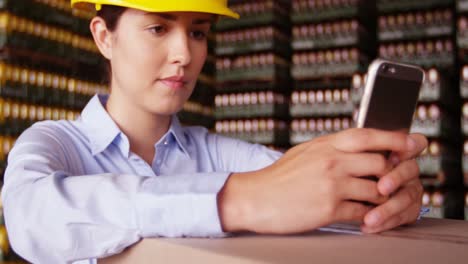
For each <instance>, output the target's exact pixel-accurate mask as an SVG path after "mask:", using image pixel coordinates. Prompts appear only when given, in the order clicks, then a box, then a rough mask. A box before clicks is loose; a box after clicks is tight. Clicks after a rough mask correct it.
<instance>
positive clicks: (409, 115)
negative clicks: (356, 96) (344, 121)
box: [356, 59, 424, 180]
mask: <svg viewBox="0 0 468 264" xmlns="http://www.w3.org/2000/svg"><path fill="white" fill-rule="evenodd" d="M423 81H424V71H423V70H422V69H421V68H419V67H417V66H412V65H408V64H403V63H396V62H391V61H386V60H380V59H377V60H375V61H373V62H372V64H371V65H370V66H369V71H368V75H367V81H366V85H365V88H364V94H363V97H362V99H361V106H360V108H359V113H358V117H357V125H356V126H357V127H358V128H375V129H381V130H390V131H401V132H403V133H408V132H409V130H410V128H411V122H412V120H413V116H414V112H415V109H416V105H417V102H418V98H419V91H420V89H421V86H422V83H423ZM382 154H383V155H384V156H385V157H386V158H388V157H389V155H390V153H389V152H383V153H382ZM367 178H369V179H372V180H376V179H377V178H376V177H375V176H370V177H367Z"/></svg>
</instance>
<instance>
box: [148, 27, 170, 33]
mask: <svg viewBox="0 0 468 264" xmlns="http://www.w3.org/2000/svg"><path fill="white" fill-rule="evenodd" d="M149 30H150V31H151V33H153V34H162V33H164V32H165V30H166V29H165V28H164V27H163V26H154V27H151V28H150V29H149Z"/></svg>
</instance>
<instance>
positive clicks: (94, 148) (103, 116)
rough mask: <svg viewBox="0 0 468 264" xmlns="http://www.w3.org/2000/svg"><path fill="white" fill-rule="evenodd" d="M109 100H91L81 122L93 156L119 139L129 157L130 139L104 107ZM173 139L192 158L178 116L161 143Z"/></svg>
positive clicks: (97, 98)
mask: <svg viewBox="0 0 468 264" xmlns="http://www.w3.org/2000/svg"><path fill="white" fill-rule="evenodd" d="M108 99H109V95H103V94H97V95H95V96H93V98H91V100H90V101H89V102H88V104H87V105H86V107H85V108H84V109H83V111H82V112H81V120H82V121H83V123H84V124H85V131H86V133H87V136H88V138H89V141H90V144H91V152H92V154H93V155H96V154H99V153H101V152H102V151H104V150H105V149H107V148H108V147H109V145H110V144H112V143H113V142H114V141H115V140H116V139H118V141H119V142H122V141H123V142H124V143H126V144H123V146H121V151H122V153H124V155H127V156H128V155H129V152H130V146H129V144H128V139H127V137H126V136H125V135H124V134H123V133H122V131H121V130H120V129H119V127H118V126H117V124H116V123H115V122H114V120H113V119H112V117H111V116H110V115H109V113H108V112H107V110H106V109H105V107H104V106H105V105H106V103H107V100H108ZM172 139H174V141H175V142H176V143H177V145H178V146H179V147H180V149H181V150H182V151H183V152H184V153H185V154H186V155H187V156H189V157H190V154H189V152H188V148H187V147H188V145H187V144H188V141H187V137H186V135H185V133H184V130H183V128H182V125H181V124H180V121H179V119H178V118H177V116H176V115H173V116H172V118H171V126H170V128H169V130H168V132H167V133H166V134H165V135H164V136H163V137H162V138H161V140H160V142H161V141H163V142H169V141H172ZM160 142H158V143H157V144H156V145H158V144H159V143H160ZM125 153H126V154H125Z"/></svg>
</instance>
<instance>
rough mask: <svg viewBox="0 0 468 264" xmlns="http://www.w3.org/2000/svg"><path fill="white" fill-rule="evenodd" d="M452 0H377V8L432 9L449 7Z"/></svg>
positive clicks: (382, 9) (400, 9) (402, 9)
mask: <svg viewBox="0 0 468 264" xmlns="http://www.w3.org/2000/svg"><path fill="white" fill-rule="evenodd" d="M453 3H454V0H411V1H407V0H377V10H378V11H379V12H380V13H392V12H399V11H413V10H424V9H432V8H435V7H451V6H452V5H453Z"/></svg>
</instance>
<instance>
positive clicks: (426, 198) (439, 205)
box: [422, 190, 445, 218]
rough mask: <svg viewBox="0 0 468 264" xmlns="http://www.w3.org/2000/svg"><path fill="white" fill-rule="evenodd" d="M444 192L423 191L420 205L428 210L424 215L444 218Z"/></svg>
mask: <svg viewBox="0 0 468 264" xmlns="http://www.w3.org/2000/svg"><path fill="white" fill-rule="evenodd" d="M444 202H445V201H444V193H443V192H441V191H440V190H436V191H433V192H431V191H425V192H424V194H423V197H422V205H423V206H424V207H426V208H429V209H430V211H429V212H428V213H427V214H426V215H425V216H424V217H432V218H444Z"/></svg>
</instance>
